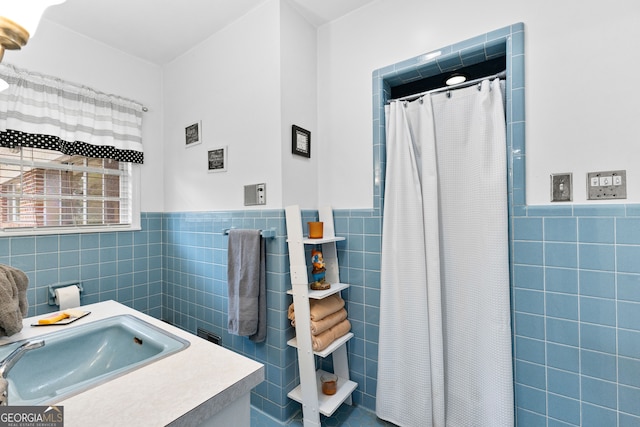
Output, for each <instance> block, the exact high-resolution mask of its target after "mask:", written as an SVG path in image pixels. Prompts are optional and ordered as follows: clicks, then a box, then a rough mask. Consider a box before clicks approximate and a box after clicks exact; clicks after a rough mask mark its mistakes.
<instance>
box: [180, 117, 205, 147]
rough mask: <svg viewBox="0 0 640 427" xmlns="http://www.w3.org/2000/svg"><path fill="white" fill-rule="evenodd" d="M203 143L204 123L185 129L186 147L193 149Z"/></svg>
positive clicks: (196, 123)
mask: <svg viewBox="0 0 640 427" xmlns="http://www.w3.org/2000/svg"><path fill="white" fill-rule="evenodd" d="M201 142H202V122H200V121H198V122H195V123H191V124H189V125H187V126H185V128H184V144H185V147H187V148H189V147H193V146H194V145H198V144H200V143H201Z"/></svg>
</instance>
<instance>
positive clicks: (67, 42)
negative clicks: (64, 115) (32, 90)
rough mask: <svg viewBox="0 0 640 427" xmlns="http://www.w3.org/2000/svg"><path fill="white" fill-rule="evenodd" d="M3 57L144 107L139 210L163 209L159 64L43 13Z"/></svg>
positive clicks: (23, 66)
mask: <svg viewBox="0 0 640 427" xmlns="http://www.w3.org/2000/svg"><path fill="white" fill-rule="evenodd" d="M3 62H4V63H8V64H13V65H15V66H17V67H20V68H25V69H28V70H30V71H34V72H39V73H43V74H47V75H50V76H54V77H59V78H61V79H63V80H66V81H69V82H73V83H76V84H83V85H85V86H89V87H91V88H93V89H96V90H98V91H101V92H105V93H111V94H114V95H119V96H122V97H125V98H129V99H132V100H135V101H138V102H140V103H142V104H143V105H145V106H146V107H147V108H149V111H148V112H146V113H144V116H143V124H142V137H143V144H144V150H145V153H144V161H145V163H144V164H143V165H142V166H141V167H140V168H141V171H142V177H141V181H142V182H141V185H142V189H143V193H142V199H141V209H142V211H143V212H161V211H162V210H163V205H164V200H163V192H162V187H163V180H164V174H163V171H162V163H163V162H162V158H163V145H162V141H163V135H162V126H161V123H162V115H163V111H162V96H161V95H162V90H161V69H160V67H159V66H157V65H155V64H152V63H150V62H147V61H144V60H141V59H138V58H135V57H133V56H130V55H128V54H125V53H123V52H121V51H118V50H115V49H113V48H110V47H108V46H106V45H104V44H101V43H98V42H96V41H94V40H92V39H89V38H87V37H85V36H83V35H80V34H78V33H75V32H72V31H70V30H68V29H67V28H65V27H62V26H59V25H57V24H54V23H52V22H50V21H47V20H46V19H43V20H42V22H41V23H40V26H39V27H38V32H37V33H36V35H35V37H34V38H33V39H31V40H29V43H28V44H27V46H25V47H24V49H23V50H21V51H7V52H6V53H5V56H4V59H3Z"/></svg>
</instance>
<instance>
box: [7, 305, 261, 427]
mask: <svg viewBox="0 0 640 427" xmlns="http://www.w3.org/2000/svg"><path fill="white" fill-rule="evenodd" d="M81 308H82V309H83V310H88V311H91V314H89V315H88V316H86V317H84V318H82V319H79V320H77V321H75V322H73V323H71V324H69V325H66V326H51V327H48V326H47V327H33V326H31V324H32V323H36V322H37V319H40V318H43V317H47V316H50V314H47V315H43V316H35V317H32V318H27V319H24V321H23V325H24V326H23V328H22V331H21V332H19V333H17V334H15V335H12V336H11V337H2V338H0V345H2V344H3V343H6V342H8V341H11V342H13V341H18V340H23V339H30V338H33V337H36V336H41V335H44V334H48V333H52V332H56V331H58V330H60V328H65V329H67V328H73V327H77V326H80V325H83V324H86V323H89V322H93V321H96V320H99V319H103V318H106V317H111V316H115V315H118V314H131V315H134V316H136V317H138V318H140V319H142V320H144V321H146V322H148V323H151V324H153V325H155V326H158V327H160V328H162V329H164V330H167V331H169V332H171V333H172V334H175V335H177V336H179V337H181V338H183V339H186V340H187V341H189V342H190V343H191V344H190V345H189V347H187V348H186V349H185V350H182V351H180V352H178V353H176V354H173V355H170V356H168V357H166V358H164V359H161V360H158V361H156V362H154V363H151V364H149V365H147V366H143V367H141V368H139V369H137V370H135V371H133V372H131V373H128V374H126V375H123V376H121V377H118V378H115V379H113V380H111V381H109V382H107V383H104V384H101V385H99V386H97V387H95V388H92V389H90V390H87V391H84V392H82V393H80V394H78V395H76V396H72V397H69V398H67V399H65V400H62V401H60V402H56V405H58V406H63V407H64V425H65V427H75V426H78V427H87V426H91V427H98V426H118V427H121V426H133V425H135V426H136V427H143V426H153V427H158V426H165V425H172V426H192V425H196V424H198V423H199V422H200V421H202V420H206V419H208V418H210V417H211V416H213V415H215V414H216V413H218V412H219V411H220V410H222V409H223V408H224V407H226V406H227V404H229V403H230V402H233V401H235V400H236V399H237V398H239V397H240V396H242V395H244V394H246V393H248V392H250V391H251V389H252V388H254V387H255V386H256V385H258V384H260V383H261V382H262V381H263V380H264V375H265V374H264V372H265V371H264V365H262V364H261V363H258V362H256V361H254V360H251V359H249V358H247V357H245V356H242V355H239V354H237V353H234V352H233V351H231V350H227V349H225V348H223V347H221V346H219V345H216V344H213V343H211V342H209V341H206V340H204V339H202V338H199V337H197V336H195V335H193V334H190V333H188V332H185V331H183V330H181V329H178V328H176V327H173V326H171V325H169V324H167V323H165V322H162V321H160V320H158V319H155V318H153V317H151V316H148V315H146V314H144V313H141V312H139V311H136V310H133V309H131V308H129V307H127V306H125V305H122V304H120V303H117V302H115V301H105V302H100V303H97V304H90V305H85V306H82V307H81Z"/></svg>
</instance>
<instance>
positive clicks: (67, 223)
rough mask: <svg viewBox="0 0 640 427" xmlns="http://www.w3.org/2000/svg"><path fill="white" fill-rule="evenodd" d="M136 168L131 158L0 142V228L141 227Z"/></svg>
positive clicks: (31, 231)
mask: <svg viewBox="0 0 640 427" xmlns="http://www.w3.org/2000/svg"><path fill="white" fill-rule="evenodd" d="M136 171H137V167H136V166H135V165H134V164H132V163H129V162H119V161H117V160H112V159H101V158H90V157H84V156H77V155H73V156H71V155H66V154H62V153H60V152H57V151H52V150H43V149H38V148H30V147H22V148H6V147H0V208H1V210H0V229H1V232H0V233H2V234H7V235H8V234H9V233H11V234H12V235H14V234H16V233H17V232H20V231H23V232H25V231H28V232H29V234H34V229H35V230H37V231H43V232H45V233H46V232H50V233H51V232H55V233H60V232H64V231H65V230H67V231H68V232H78V231H82V230H86V231H92V232H93V231H100V230H113V229H114V228H116V229H118V228H120V229H121V228H125V229H137V228H139V207H138V203H135V202H134V201H135V199H134V197H133V194H134V193H135V192H136V191H135V189H134V187H137V186H134V182H135V181H136V177H137V173H134V172H136Z"/></svg>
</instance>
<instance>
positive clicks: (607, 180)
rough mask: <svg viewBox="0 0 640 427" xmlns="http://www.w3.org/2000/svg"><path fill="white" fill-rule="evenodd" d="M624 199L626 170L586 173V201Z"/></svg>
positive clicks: (625, 195)
mask: <svg viewBox="0 0 640 427" xmlns="http://www.w3.org/2000/svg"><path fill="white" fill-rule="evenodd" d="M626 198H627V171H626V170H617V171H603V172H588V173H587V199H589V200H607V199H626Z"/></svg>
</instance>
